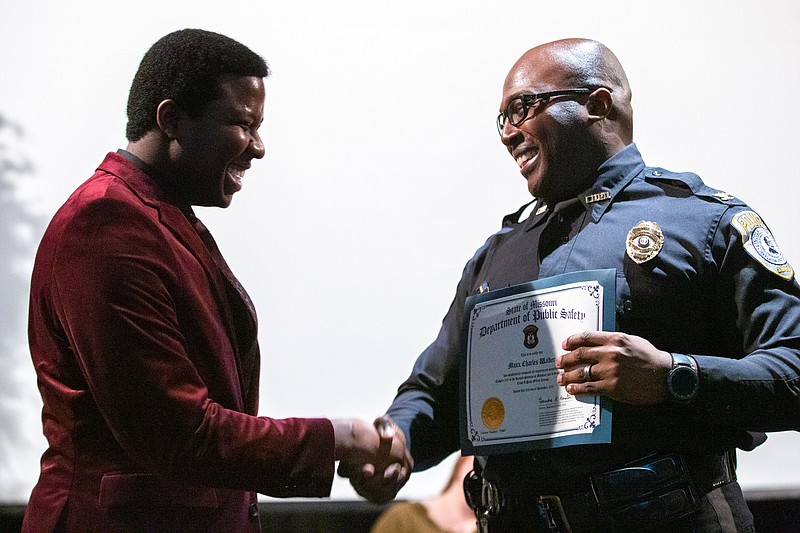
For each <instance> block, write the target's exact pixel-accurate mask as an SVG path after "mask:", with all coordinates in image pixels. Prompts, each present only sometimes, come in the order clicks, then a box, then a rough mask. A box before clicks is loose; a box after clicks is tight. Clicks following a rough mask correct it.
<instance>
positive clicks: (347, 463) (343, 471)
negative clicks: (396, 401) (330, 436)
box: [331, 416, 414, 503]
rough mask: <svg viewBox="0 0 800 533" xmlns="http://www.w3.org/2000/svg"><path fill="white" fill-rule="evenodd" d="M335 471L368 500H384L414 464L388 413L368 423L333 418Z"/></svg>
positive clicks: (394, 493) (398, 488)
mask: <svg viewBox="0 0 800 533" xmlns="http://www.w3.org/2000/svg"><path fill="white" fill-rule="evenodd" d="M331 422H332V423H333V429H334V433H335V435H336V460H337V461H339V469H338V473H339V475H340V476H342V477H344V478H348V479H349V480H350V484H351V485H352V486H353V488H354V489H355V490H356V492H357V493H358V494H359V495H360V496H362V497H364V498H366V499H367V500H369V501H371V502H372V503H386V502H388V501H389V500H391V499H393V498H394V497H395V496H396V495H397V492H398V491H399V490H400V489H401V488H402V487H403V485H405V483H406V481H408V478H409V476H410V475H411V469H412V468H413V467H414V460H413V459H412V458H411V454H410V453H409V452H408V449H406V437H405V435H404V434H403V431H402V430H401V429H400V428H399V427H397V425H396V424H395V423H394V422H393V421H392V419H391V418H389V417H388V416H382V417H379V418H377V419H375V422H374V423H373V424H372V425H369V424H367V423H366V422H364V421H363V420H358V419H336V420H332V421H331Z"/></svg>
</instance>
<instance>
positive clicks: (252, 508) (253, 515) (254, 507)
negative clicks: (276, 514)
mask: <svg viewBox="0 0 800 533" xmlns="http://www.w3.org/2000/svg"><path fill="white" fill-rule="evenodd" d="M248 513H250V518H258V505H256V504H255V503H253V504H251V505H250V508H249V509H248Z"/></svg>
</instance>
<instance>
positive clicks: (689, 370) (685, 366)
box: [667, 353, 700, 402]
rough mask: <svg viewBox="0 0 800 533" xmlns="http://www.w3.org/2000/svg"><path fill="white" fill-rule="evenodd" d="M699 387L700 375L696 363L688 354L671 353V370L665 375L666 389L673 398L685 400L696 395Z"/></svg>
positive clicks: (680, 400)
mask: <svg viewBox="0 0 800 533" xmlns="http://www.w3.org/2000/svg"><path fill="white" fill-rule="evenodd" d="M699 389H700V376H699V375H698V374H697V364H696V363H695V362H694V359H692V358H691V357H689V356H688V355H683V354H679V353H674V354H672V370H670V371H669V375H667V390H668V391H669V393H670V395H671V396H672V399H673V400H676V401H679V402H686V401H688V400H691V399H692V398H694V397H695V396H696V395H697V391H698V390H699Z"/></svg>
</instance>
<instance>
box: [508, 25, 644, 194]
mask: <svg viewBox="0 0 800 533" xmlns="http://www.w3.org/2000/svg"><path fill="white" fill-rule="evenodd" d="M499 109H500V115H499V116H498V122H497V123H498V128H499V131H500V142H502V143H503V144H504V145H505V147H506V149H507V150H508V152H509V153H510V154H511V156H512V157H513V158H514V160H515V161H516V162H517V164H518V165H519V167H520V173H521V174H522V176H523V177H524V178H525V179H526V180H527V182H528V190H529V191H530V192H531V194H532V195H534V196H536V197H538V198H542V199H544V200H546V201H547V202H548V203H555V202H559V201H562V200H564V199H567V198H570V197H574V196H575V195H576V194H579V193H580V192H581V191H584V190H586V189H587V188H589V187H591V186H592V185H593V183H594V180H595V179H596V172H597V169H598V168H599V167H600V165H602V164H603V162H604V161H606V160H608V159H609V158H610V157H612V156H613V155H614V154H616V153H618V152H619V151H620V150H622V149H623V148H625V147H626V146H627V145H629V144H631V142H633V111H632V108H631V90H630V87H629V86H628V78H627V77H626V76H625V71H624V70H623V69H622V65H620V63H619V61H618V60H617V58H616V56H615V55H614V54H613V53H611V51H610V50H609V49H608V48H606V47H605V46H603V45H602V44H600V43H598V42H596V41H591V40H588V39H564V40H561V41H555V42H552V43H547V44H543V45H541V46H537V47H536V48H532V49H530V50H528V51H527V52H525V53H524V54H523V55H522V57H521V58H519V60H518V61H517V62H516V63H515V64H514V66H513V68H512V69H511V71H510V72H509V73H508V76H507V77H506V80H505V84H504V85H503V98H502V99H501V101H500V108H499ZM512 117H513V118H512Z"/></svg>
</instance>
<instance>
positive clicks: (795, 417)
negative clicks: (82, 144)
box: [352, 39, 800, 532]
mask: <svg viewBox="0 0 800 533" xmlns="http://www.w3.org/2000/svg"><path fill="white" fill-rule="evenodd" d="M497 127H498V130H499V133H500V140H501V142H502V143H503V144H504V145H505V147H506V148H507V149H508V152H509V153H510V154H511V156H512V157H513V158H514V159H515V160H516V162H517V163H518V165H519V168H520V172H521V174H522V176H523V177H524V178H525V179H526V180H527V183H528V189H529V190H530V192H531V194H532V195H533V197H534V201H533V202H532V203H531V204H529V205H528V206H527V208H524V209H521V210H520V211H519V212H518V213H516V214H514V215H511V216H509V217H506V219H505V220H504V224H503V227H502V229H501V230H500V231H499V232H498V233H496V234H494V235H492V236H491V237H489V239H488V240H487V241H486V243H485V244H484V245H483V246H482V247H481V248H480V249H479V250H478V251H477V252H476V254H475V256H474V257H473V258H472V259H471V260H470V261H469V262H468V263H467V265H466V267H465V268H464V272H463V275H462V278H461V281H460V283H459V284H458V288H457V292H456V296H455V299H454V301H453V303H452V305H451V307H450V309H449V311H448V313H447V315H446V317H445V319H444V321H443V324H442V328H441V330H440V332H439V335H438V337H437V339H436V340H435V341H434V342H433V343H432V344H431V345H430V346H429V347H428V348H427V349H426V350H425V351H424V352H423V353H422V354H421V356H420V357H419V359H418V360H417V362H416V364H415V365H414V368H413V371H412V373H411V376H410V377H409V378H408V380H407V381H406V382H405V383H403V384H402V385H401V386H400V388H399V391H398V394H397V397H396V398H395V400H394V402H393V403H392V405H391V407H390V408H389V410H388V412H387V416H388V417H391V418H392V419H393V420H394V421H395V422H396V423H397V424H398V426H399V427H400V428H401V429H402V430H403V431H404V432H405V434H406V436H407V439H408V443H409V447H410V450H411V453H412V455H413V457H414V460H415V462H416V468H417V469H418V470H419V469H424V468H427V467H429V466H432V465H434V464H436V463H438V462H439V461H440V460H441V459H442V458H444V457H446V456H447V455H448V454H449V453H451V452H452V451H453V450H456V449H458V447H459V405H460V404H459V402H460V401H463V400H460V399H459V380H460V377H459V360H460V357H461V346H462V338H461V337H462V323H463V322H462V321H463V310H464V306H465V300H466V298H467V297H468V296H470V295H471V294H475V293H476V292H478V291H480V290H486V289H488V290H496V289H500V288H505V287H508V286H512V285H515V284H520V283H524V282H529V281H532V280H537V279H544V278H548V277H550V276H553V275H556V274H562V273H566V272H576V271H581V270H588V269H615V270H616V331H609V332H605V331H601V332H576V333H575V334H573V335H571V336H569V337H568V338H566V339H563V343H562V348H563V352H562V353H560V354H557V357H556V361H555V365H556V367H557V368H558V369H559V371H560V374H559V376H558V384H559V385H561V386H564V387H565V388H566V391H567V392H568V393H570V394H572V395H574V396H579V397H580V396H586V395H602V396H605V397H607V398H610V399H611V400H612V401H613V432H612V439H611V443H610V444H592V445H578V446H566V447H561V448H554V449H549V450H544V451H534V452H519V453H510V454H494V455H489V456H486V457H480V458H478V459H477V460H476V465H475V471H474V472H473V473H472V474H471V475H470V476H468V477H467V479H466V480H465V489H466V491H467V497H468V498H469V499H470V500H471V503H472V505H473V508H474V509H475V511H476V515H477V517H478V519H479V525H480V526H481V528H483V529H486V530H488V531H492V532H495V531H569V530H572V531H643V530H648V529H652V530H658V531H674V530H677V531H683V530H689V531H752V530H753V518H752V515H751V513H750V511H749V510H748V508H747V505H746V503H745V500H744V497H743V495H742V491H741V488H740V487H739V485H738V483H737V482H736V472H735V462H736V460H735V449H736V448H740V449H744V450H751V449H753V448H755V447H756V446H758V445H759V444H760V443H761V442H763V440H764V439H765V436H764V434H763V433H760V432H764V431H782V430H791V429H793V430H797V429H798V428H800V388H798V387H797V383H798V379H800V287H798V284H797V282H796V280H795V279H794V271H793V270H792V267H791V266H790V265H789V264H788V263H787V261H786V259H785V258H784V256H783V254H782V253H781V252H780V249H779V248H778V246H777V244H776V242H775V240H774V239H773V237H772V234H771V233H770V231H769V229H768V228H767V226H766V224H765V223H764V222H763V220H762V219H761V218H760V217H759V215H758V214H756V213H755V212H753V211H752V210H751V209H750V208H749V207H748V206H747V205H746V204H744V203H743V202H742V201H740V200H739V199H737V198H734V197H733V196H731V195H729V194H726V193H724V192H722V191H719V190H716V189H712V188H711V187H708V186H707V185H705V184H704V183H703V182H702V181H701V179H700V178H699V177H698V176H696V175H694V174H689V173H675V172H670V171H667V170H664V169H661V168H656V167H649V166H646V165H645V163H644V161H643V160H642V157H641V155H640V154H639V151H638V150H637V148H636V146H635V145H634V144H633V142H632V133H633V121H632V108H631V91H630V87H629V85H628V80H627V78H626V75H625V72H624V71H623V69H622V66H621V65H620V63H619V62H618V60H617V58H616V57H615V56H614V54H613V53H612V52H611V51H610V50H608V49H607V48H606V47H605V46H603V45H602V44H600V43H598V42H595V41H590V40H584V39H567V40H561V41H556V42H552V43H548V44H544V45H541V46H538V47H536V48H533V49H531V50H529V51H528V52H526V53H525V54H524V55H523V56H522V57H521V58H520V59H519V60H518V61H517V63H516V64H515V65H514V66H513V68H512V69H511V71H510V72H509V74H508V76H507V78H506V80H505V84H504V86H503V98H502V101H501V103H500V114H499V116H498V119H497ZM352 481H353V483H354V486H355V487H356V490H358V491H359V492H360V493H361V494H362V495H364V496H365V497H367V498H372V497H374V495H376V494H381V495H382V494H383V492H382V491H386V490H387V487H386V484H385V483H384V484H381V483H382V482H381V480H379V479H367V478H366V477H362V478H360V479H353V480H352ZM395 488H396V487H395Z"/></svg>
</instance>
